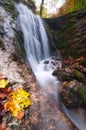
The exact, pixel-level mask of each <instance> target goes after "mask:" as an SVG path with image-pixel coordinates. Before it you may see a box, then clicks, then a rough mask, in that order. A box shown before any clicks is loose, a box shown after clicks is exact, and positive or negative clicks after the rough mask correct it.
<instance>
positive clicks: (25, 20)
mask: <svg viewBox="0 0 86 130" xmlns="http://www.w3.org/2000/svg"><path fill="white" fill-rule="evenodd" d="M16 8H17V11H18V12H19V19H20V26H21V29H22V32H23V37H24V46H25V50H26V54H27V59H28V61H29V63H30V65H31V68H32V70H33V72H34V74H35V76H36V80H37V82H38V83H39V86H40V87H41V91H42V93H41V95H39V99H38V100H39V103H40V112H41V113H40V121H41V122H40V123H39V125H38V126H39V127H40V125H41V128H37V129H39V130H48V129H49V130H52V128H54V130H56V129H57V128H58V129H59V130H63V128H64V130H69V128H68V125H67V123H66V122H64V121H63V119H61V116H60V111H59V109H58V106H57V104H58V103H57V101H58V92H57V91H58V88H59V82H58V81H57V79H56V77H54V76H53V75H52V72H53V70H54V69H55V68H56V66H55V64H53V62H55V61H54V60H53V59H52V58H51V57H50V53H49V41H48V38H47V34H46V31H45V29H44V26H43V21H42V20H41V18H40V17H38V16H35V15H34V14H33V13H32V12H31V10H29V9H28V8H27V7H26V6H25V5H23V4H22V3H20V4H18V5H16ZM54 103H55V104H54ZM51 106H52V107H51ZM34 111H35V109H34ZM36 112H37V110H36ZM52 114H53V116H52ZM58 119H59V120H58ZM48 120H49V122H50V123H49V122H48ZM51 120H52V122H51ZM53 121H54V123H53ZM49 124H51V128H50V125H49ZM48 127H49V128H48Z"/></svg>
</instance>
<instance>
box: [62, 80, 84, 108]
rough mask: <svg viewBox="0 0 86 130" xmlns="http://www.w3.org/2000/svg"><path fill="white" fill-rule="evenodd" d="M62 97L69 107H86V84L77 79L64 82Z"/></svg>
mask: <svg viewBox="0 0 86 130" xmlns="http://www.w3.org/2000/svg"><path fill="white" fill-rule="evenodd" d="M60 94H61V98H62V101H63V103H64V104H65V105H66V106H67V107H68V108H76V107H86V86H85V85H84V84H83V83H80V82H78V81H76V80H73V81H69V82H64V83H63V87H62V89H61V92H60Z"/></svg>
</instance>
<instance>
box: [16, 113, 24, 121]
mask: <svg viewBox="0 0 86 130" xmlns="http://www.w3.org/2000/svg"><path fill="white" fill-rule="evenodd" d="M23 116H24V112H23V111H21V112H19V113H18V114H17V119H18V120H20V119H22V117H23Z"/></svg>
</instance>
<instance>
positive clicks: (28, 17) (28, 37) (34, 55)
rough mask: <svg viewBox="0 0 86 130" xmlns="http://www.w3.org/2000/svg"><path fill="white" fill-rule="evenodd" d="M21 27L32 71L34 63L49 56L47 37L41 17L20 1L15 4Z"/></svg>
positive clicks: (34, 66) (34, 67)
mask: <svg viewBox="0 0 86 130" xmlns="http://www.w3.org/2000/svg"><path fill="white" fill-rule="evenodd" d="M17 10H18V12H19V14H20V15H19V18H20V22H21V28H22V32H23V35H24V45H25V49H26V53H27V58H28V61H29V62H30V64H31V68H32V69H33V71H34V72H36V71H37V69H36V65H37V64H39V62H40V61H41V60H43V59H46V58H49V56H50V54H49V47H48V38H47V34H46V32H45V29H44V27H43V24H42V20H41V18H40V17H39V16H38V17H36V16H35V15H34V14H33V13H32V12H31V10H29V9H28V8H27V7H26V6H24V5H23V4H22V3H20V4H19V5H17Z"/></svg>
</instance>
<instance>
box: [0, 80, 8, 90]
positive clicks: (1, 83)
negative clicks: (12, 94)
mask: <svg viewBox="0 0 86 130" xmlns="http://www.w3.org/2000/svg"><path fill="white" fill-rule="evenodd" d="M7 84H8V81H7V80H6V79H0V88H5V87H6V85H7Z"/></svg>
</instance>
